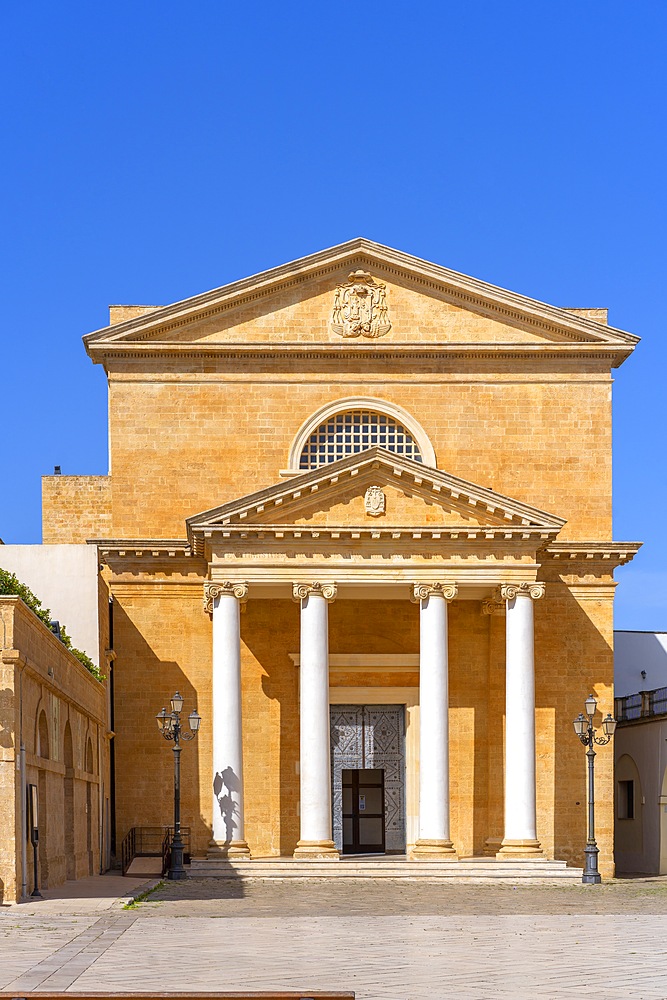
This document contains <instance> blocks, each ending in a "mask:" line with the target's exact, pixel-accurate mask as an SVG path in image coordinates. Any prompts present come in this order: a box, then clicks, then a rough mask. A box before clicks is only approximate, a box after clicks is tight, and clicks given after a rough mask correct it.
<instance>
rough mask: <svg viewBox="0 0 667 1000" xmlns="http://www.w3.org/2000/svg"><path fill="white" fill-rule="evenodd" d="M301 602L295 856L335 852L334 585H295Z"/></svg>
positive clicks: (334, 855) (323, 855) (333, 854)
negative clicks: (331, 666)
mask: <svg viewBox="0 0 667 1000" xmlns="http://www.w3.org/2000/svg"><path fill="white" fill-rule="evenodd" d="M292 594H293V597H294V600H295V601H298V602H299V603H300V605H301V644H300V661H299V662H300V667H299V683H300V705H299V719H300V742H301V749H300V757H301V763H300V783H301V829H300V837H299V842H298V844H297V846H296V850H295V851H294V857H295V858H332V859H335V858H337V857H338V851H337V850H336V847H335V844H334V842H333V840H332V839H331V838H332V829H331V826H332V824H331V747H330V737H329V607H328V606H329V601H333V600H334V599H335V597H336V586H335V584H319V583H314V584H312V585H306V584H300V583H299V584H294V586H293V588H292Z"/></svg>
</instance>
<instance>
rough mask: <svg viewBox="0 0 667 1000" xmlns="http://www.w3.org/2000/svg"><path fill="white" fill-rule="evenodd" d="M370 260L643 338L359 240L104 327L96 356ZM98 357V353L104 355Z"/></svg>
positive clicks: (458, 300) (522, 312) (529, 309)
mask: <svg viewBox="0 0 667 1000" xmlns="http://www.w3.org/2000/svg"><path fill="white" fill-rule="evenodd" d="M360 265H366V266H368V265H370V266H372V267H374V268H375V269H377V270H378V271H379V272H380V273H381V274H382V276H383V277H386V278H392V277H395V278H398V279H400V280H402V281H405V280H406V279H408V280H409V281H410V282H411V283H412V284H413V285H415V286H417V287H419V288H422V289H425V290H426V291H427V292H429V291H430V292H434V293H435V294H437V295H443V296H445V297H446V298H447V299H448V300H449V301H451V302H453V303H454V304H457V305H460V306H462V307H463V308H467V309H471V308H472V309H475V311H477V312H482V313H487V314H489V315H492V316H494V317H500V318H501V319H504V320H505V321H507V322H509V323H512V324H513V325H518V326H523V327H526V326H528V327H530V329H533V330H538V331H542V332H545V333H547V334H553V333H555V334H557V335H560V336H563V337H566V338H569V339H571V340H578V341H582V340H583V341H587V340H588V341H593V342H595V343H598V344H600V343H606V344H608V345H612V346H615V347H617V348H618V347H619V346H621V345H625V347H626V351H627V353H629V352H630V351H631V350H632V349H633V347H634V345H635V344H636V343H637V342H638V339H639V338H637V337H635V336H634V335H632V334H630V333H627V332H626V331H623V330H618V329H616V328H614V327H608V326H606V325H605V324H603V323H598V322H596V321H595V320H593V319H590V318H588V317H585V316H577V315H576V314H573V313H568V312H567V310H565V309H559V308H558V307H557V306H551V305H548V304H547V303H544V302H540V301H538V300H536V299H531V298H528V297H526V296H523V295H519V294H518V293H516V292H510V291H508V290H507V289H504V288H500V287H498V286H496V285H491V284H489V283H488V282H484V281H480V280H479V279H477V278H471V277H469V276H468V275H464V274H460V273H459V272H456V271H452V270H449V269H448V268H444V267H441V266H440V265H437V264H433V263H431V262H429V261H425V260H422V259H420V258H418V257H414V256H412V255H410V254H406V253H403V252H401V251H399V250H394V249H392V248H391V247H386V246H382V245H381V244H379V243H373V242H371V241H370V240H366V239H363V238H358V239H355V240H351V241H349V242H348V243H343V244H340V245H339V246H335V247H331V248H329V249H326V250H322V251H320V252H318V253H315V254H311V255H309V256H307V257H302V258H300V259H298V260H296V261H292V262H290V263H287V264H283V265H281V266H279V267H275V268H272V269H270V270H268V271H263V272H260V273H259V274H256V275H252V276H250V277H248V278H244V279H242V280H240V281H236V282H232V283H231V284H228V285H225V286H222V287H221V288H216V289H213V290H212V291H209V292H204V293H202V294H200V295H196V296H193V297H191V298H188V299H184V300H182V301H180V302H175V303H173V304H172V305H169V306H165V307H162V308H160V309H156V310H154V311H152V312H150V313H147V314H144V315H143V316H139V317H136V318H134V319H131V320H126V321H125V322H124V323H119V324H116V325H114V326H113V327H105V328H103V329H100V330H96V331H94V332H93V333H90V334H88V335H87V336H86V337H84V344H85V346H86V350H87V351H88V353H89V354H90V356H91V357H92V358H93V360H101V357H100V356H99V353H100V352H99V350H98V349H99V348H100V347H102V345H104V347H105V348H108V347H109V346H110V345H111V344H118V343H119V342H122V341H123V340H126V339H129V340H131V341H132V342H133V343H134V344H136V343H137V341H139V342H141V341H145V340H147V339H148V338H151V337H152V338H156V337H159V335H160V334H163V335H164V334H167V333H172V332H174V331H175V330H178V329H182V328H183V327H185V326H187V325H189V324H191V323H192V322H194V321H196V320H202V319H210V318H212V317H214V316H218V315H221V314H223V313H224V312H227V311H229V310H230V309H237V308H240V307H244V306H247V305H249V304H251V303H253V302H257V301H259V300H261V299H263V298H265V297H266V296H268V295H272V294H274V293H275V292H276V291H278V290H284V289H287V288H289V287H293V286H296V285H299V284H303V283H304V282H307V281H313V280H318V279H320V278H323V277H326V276H327V275H329V274H335V273H337V272H340V271H341V269H342V268H343V267H354V266H360ZM96 355H97V356H96Z"/></svg>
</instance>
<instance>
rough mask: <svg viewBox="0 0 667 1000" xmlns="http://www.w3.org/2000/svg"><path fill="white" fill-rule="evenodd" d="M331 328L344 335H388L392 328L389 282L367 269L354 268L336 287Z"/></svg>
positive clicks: (341, 335)
mask: <svg viewBox="0 0 667 1000" xmlns="http://www.w3.org/2000/svg"><path fill="white" fill-rule="evenodd" d="M331 329H332V330H333V332H334V333H337V334H338V335H339V336H340V337H368V338H369V339H371V340H374V339H375V338H376V337H384V335H385V333H389V331H390V330H391V323H390V322H389V312H388V310H387V286H386V285H385V284H383V283H382V282H381V281H376V280H375V278H372V277H371V275H370V274H368V272H367V271H361V270H359V271H352V273H351V274H350V276H349V278H348V280H347V281H344V282H341V284H339V285H337V287H336V291H335V293H334V303H333V309H332V311H331Z"/></svg>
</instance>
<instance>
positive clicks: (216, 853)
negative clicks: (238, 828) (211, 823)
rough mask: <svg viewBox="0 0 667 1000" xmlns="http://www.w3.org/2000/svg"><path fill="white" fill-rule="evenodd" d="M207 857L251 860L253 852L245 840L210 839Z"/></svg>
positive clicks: (210, 858) (212, 858) (211, 858)
mask: <svg viewBox="0 0 667 1000" xmlns="http://www.w3.org/2000/svg"><path fill="white" fill-rule="evenodd" d="M206 857H207V858H208V859H209V860H212V861H214V860H216V859H217V858H231V859H238V860H245V861H250V859H251V854H250V848H249V847H248V845H247V844H246V842H245V840H211V841H209V845H208V850H207V852H206Z"/></svg>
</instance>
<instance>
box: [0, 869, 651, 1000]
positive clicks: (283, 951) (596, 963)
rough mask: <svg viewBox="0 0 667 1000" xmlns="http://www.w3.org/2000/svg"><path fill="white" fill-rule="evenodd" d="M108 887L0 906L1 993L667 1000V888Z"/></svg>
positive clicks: (95, 885)
mask: <svg viewBox="0 0 667 1000" xmlns="http://www.w3.org/2000/svg"><path fill="white" fill-rule="evenodd" d="M154 885H155V883H154V882H151V883H142V882H141V881H140V880H139V879H134V880H132V879H122V878H119V877H118V876H100V877H97V878H91V879H85V880H82V881H81V882H78V883H68V885H67V887H66V889H65V890H60V891H58V892H57V893H56V892H54V893H52V894H50V895H51V898H48V899H45V900H43V901H38V902H34V903H32V902H31V903H27V904H22V905H19V906H11V907H0V989H2V990H11V991H12V992H13V993H16V994H20V993H23V992H26V991H29V990H43V991H46V990H49V991H61V990H71V991H79V992H80V991H94V990H110V991H130V990H136V991H141V990H146V991H149V990H163V991H169V990H174V991H190V990H192V991H197V990H200V991H203V990H234V989H249V990H269V989H286V990H287V989H293V990H303V991H304V992H305V993H306V995H307V991H308V990H309V989H312V990H316V989H339V990H343V989H350V990H355V991H356V994H357V997H359V998H362V1000H384V998H387V1000H427V998H428V1000H432V998H443V1000H445V998H446V1000H450V998H451V1000H487V998H488V1000H492V998H496V997H498V998H510V997H511V998H521V1000H523V998H529V997H530V998H536V997H547V998H550V1000H561V998H563V1000H565V998H574V997H577V998H578V997H580V996H581V994H582V992H583V991H585V992H586V994H587V995H588V994H590V995H591V996H600V997H605V998H613V1000H616V998H618V1000H621V998H633V1000H634V998H647V1000H648V998H651V1000H658V998H659V1000H665V998H667V880H665V879H658V878H656V879H643V880H637V881H632V882H630V881H625V882H622V881H618V882H612V883H607V884H605V885H603V886H600V887H587V886H580V885H574V886H573V885H568V886H558V887H555V886H554V887H547V886H532V887H526V886H517V887H512V886H507V885H503V886H497V887H496V886H479V885H477V886H475V885H463V884H457V885H451V884H445V885H443V884H442V883H426V882H423V881H419V882H416V881H407V880H400V881H399V880H396V881H394V880H383V881H382V882H372V881H367V882H360V881H352V880H349V879H339V878H337V879H327V880H319V881H310V880H297V881H291V880H290V881H289V882H287V881H264V880H252V881H247V880H246V881H245V882H243V883H241V882H228V881H223V880H214V879H197V880H194V879H193V880H188V881H187V882H184V883H165V884H161V885H159V886H158V887H157V888H156V889H155V890H154V891H153V892H150V893H149V894H148V895H146V896H145V897H144V898H143V899H140V900H139V901H138V902H136V903H135V904H133V905H131V906H130V907H129V908H127V907H126V906H124V905H123V899H122V897H126V898H127V896H128V895H129V894H131V893H132V892H134V893H141V892H142V890H146V889H149V888H150V887H152V886H154Z"/></svg>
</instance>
